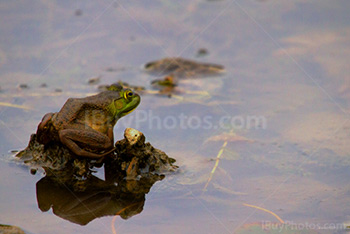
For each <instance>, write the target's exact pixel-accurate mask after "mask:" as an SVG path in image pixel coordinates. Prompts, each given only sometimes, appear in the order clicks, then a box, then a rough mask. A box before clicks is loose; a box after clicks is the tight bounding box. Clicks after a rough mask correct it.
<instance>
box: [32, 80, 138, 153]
mask: <svg viewBox="0 0 350 234" xmlns="http://www.w3.org/2000/svg"><path fill="white" fill-rule="evenodd" d="M140 101H141V98H140V96H139V95H138V94H137V93H135V92H133V91H132V90H131V89H127V88H123V87H122V86H120V85H117V84H115V85H113V87H111V88H110V89H108V90H106V91H103V92H100V93H99V94H97V95H93V96H88V97H85V98H69V99H68V100H67V101H66V103H65V104H64V105H63V107H62V108H61V110H60V111H59V112H56V113H47V114H46V115H44V117H43V118H42V120H41V122H40V123H39V125H38V128H37V132H36V135H37V141H38V142H39V143H40V144H44V145H47V144H48V143H50V142H60V143H62V144H63V145H64V146H66V147H67V148H68V149H69V150H70V151H71V152H72V153H73V154H74V155H77V156H79V157H84V158H90V159H96V160H99V159H101V158H103V157H104V156H106V155H109V154H111V153H112V152H113V151H114V136H113V128H114V126H115V124H116V123H117V121H118V120H119V119H120V118H122V117H124V116H126V115H127V114H129V113H131V112H132V111H133V110H135V109H136V107H137V106H138V105H139V103H140Z"/></svg>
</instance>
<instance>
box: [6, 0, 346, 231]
mask: <svg viewBox="0 0 350 234" xmlns="http://www.w3.org/2000/svg"><path fill="white" fill-rule="evenodd" d="M349 9H350V2H349V1H346V0H335V1H330V0H329V1H327V0H324V1H316V0H309V1H305V0H296V1H289V0H279V1H275V0H264V1H263V0H259V1H257V0H245V1H243V0H231V1H230V0H221V1H209V0H208V1H205V0H200V1H199V0H197V1H176V3H174V2H173V1H170V0H158V1H137V2H132V1H110V0H105V1H98V2H97V1H96V2H92V1H91V2H90V1H89V2H87V1H83V0H75V1H39V0H37V1H31V2H28V1H2V2H0V15H1V16H0V19H1V23H0V35H1V37H0V86H1V90H0V102H1V103H0V129H1V131H0V154H1V159H2V160H1V161H0V178H1V179H0V184H1V188H0V196H1V202H0V211H1V212H0V222H1V223H3V224H11V225H16V226H19V227H21V228H23V229H24V230H25V231H26V232H27V233H113V230H115V232H116V233H239V232H241V231H243V230H245V229H246V227H247V225H248V226H249V225H253V224H256V223H258V224H259V225H261V226H263V225H267V226H266V228H267V229H268V227H271V226H268V225H269V224H272V223H274V224H278V223H281V221H279V220H278V219H277V218H276V217H275V216H274V215H273V214H271V213H269V212H268V211H271V212H273V213H275V214H276V215H278V217H279V218H280V219H282V220H283V221H284V222H285V224H289V226H292V225H294V226H292V227H294V228H295V227H299V228H300V229H302V230H304V231H305V230H309V229H310V230H311V229H312V231H317V232H319V233H345V232H346V225H350V205H349V204H350V184H349V182H348V179H349V176H350V157H349V152H350V144H349V141H350V119H349V113H350V112H349V110H350V77H349V74H350V68H349V65H348V63H349V61H350V14H349ZM201 48H205V49H206V50H207V51H208V54H206V55H205V56H200V57H198V56H197V52H198V50H200V49H201ZM164 57H184V58H189V59H196V60H198V61H202V62H212V63H216V64H221V65H223V66H225V68H226V73H225V74H224V75H222V76H220V77H215V78H214V77H213V78H206V79H193V80H184V81H180V84H179V86H178V87H177V88H178V89H179V90H180V91H181V90H183V91H184V92H183V93H180V94H178V95H177V96H174V97H173V98H168V97H162V96H157V95H142V101H141V104H140V106H139V107H138V108H137V110H136V111H134V112H133V113H132V114H130V115H128V116H126V117H124V118H123V119H122V120H120V121H119V122H118V124H117V126H116V127H115V129H114V135H115V139H121V138H122V136H123V131H124V129H125V127H133V128H136V129H138V130H140V131H142V132H143V133H144V134H145V136H146V137H147V140H148V141H149V142H151V143H152V144H153V145H154V146H155V147H157V148H159V149H161V150H163V151H165V152H166V153H167V154H168V155H169V156H171V157H173V158H175V159H177V165H178V166H179V167H180V170H179V172H178V173H176V174H170V175H167V176H166V177H165V179H163V180H162V181H159V182H157V183H155V184H154V185H153V187H152V188H151V190H150V192H149V193H148V194H146V195H145V203H144V206H143V208H142V212H139V211H138V212H136V213H135V214H134V215H133V216H132V217H129V218H128V219H122V218H121V217H119V216H117V217H113V216H104V217H99V218H96V219H93V220H92V221H91V222H89V223H88V224H86V225H79V224H75V223H73V222H70V221H68V220H67V219H62V218H60V217H58V216H57V215H55V214H54V213H53V211H52V209H48V211H46V212H42V211H41V210H40V209H39V208H38V203H37V182H38V181H39V180H40V179H42V178H43V177H44V175H43V173H37V174H36V175H31V174H30V172H29V168H28V167H25V166H23V165H21V164H20V163H16V162H15V161H14V160H13V159H12V155H11V153H10V151H11V150H13V149H23V148H24V147H26V145H27V143H28V140H29V136H30V134H31V133H33V132H35V131H36V127H37V124H38V123H39V122H40V120H41V118H42V116H43V115H44V114H45V113H47V112H55V111H58V110H59V109H60V107H61V106H62V105H63V103H64V102H65V101H66V100H67V98H69V97H83V96H87V95H90V94H93V93H96V92H97V86H98V85H99V84H95V85H94V84H93V85H91V84H88V80H89V79H90V78H93V77H101V78H100V80H101V81H100V84H111V83H113V82H116V81H118V80H122V81H124V82H128V83H130V84H133V85H140V86H145V87H146V88H147V89H150V88H151V85H150V82H151V80H153V79H155V77H153V76H151V75H149V74H147V73H145V72H143V71H142V69H141V66H142V65H143V64H145V63H147V62H149V61H153V60H157V59H161V58H164ZM43 84H46V87H42V86H43ZM20 85H22V86H21V87H22V88H20V87H19V86H20ZM24 85H26V86H27V88H26V87H23V86H24ZM44 86H45V85H44ZM195 91H196V92H195ZM181 118H183V119H184V121H182V122H181ZM225 142H226V143H225ZM223 144H225V147H223ZM222 147H223V152H222V154H220V153H219V152H220V150H221V149H222ZM216 163H218V164H216ZM96 175H97V176H98V177H99V178H103V170H98V172H97V173H96ZM44 193H45V191H44ZM61 199H64V198H61ZM247 204H248V205H251V206H248V205H247ZM256 207H261V208H264V209H266V210H262V209H258V208H256ZM48 208H49V207H48ZM62 209H64V207H63V208H62ZM286 226H288V225H286ZM308 228H309V229H308ZM319 228H323V229H319ZM295 230H296V229H295ZM299 231H300V230H299ZM299 231H294V232H290V233H299ZM247 233H249V232H247Z"/></svg>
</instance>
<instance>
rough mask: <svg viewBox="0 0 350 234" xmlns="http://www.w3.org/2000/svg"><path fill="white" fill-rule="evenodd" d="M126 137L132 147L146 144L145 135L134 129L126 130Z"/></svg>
mask: <svg viewBox="0 0 350 234" xmlns="http://www.w3.org/2000/svg"><path fill="white" fill-rule="evenodd" d="M124 137H125V139H126V140H127V141H128V143H129V144H130V145H135V144H136V143H140V144H143V143H145V136H144V135H143V133H142V132H140V131H138V130H136V129H133V128H127V129H125V131H124Z"/></svg>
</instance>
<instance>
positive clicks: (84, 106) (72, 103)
mask: <svg viewBox="0 0 350 234" xmlns="http://www.w3.org/2000/svg"><path fill="white" fill-rule="evenodd" d="M119 97H120V95H119V93H118V92H116V91H104V92H101V93H99V94H97V95H94V96H89V97H85V98H69V99H68V100H67V101H66V103H65V104H64V105H63V107H62V108H61V110H60V111H59V112H58V113H56V114H55V117H54V124H55V127H56V128H57V129H62V128H65V126H67V125H71V124H72V123H73V122H84V121H85V120H86V118H87V117H89V118H91V117H92V116H108V106H109V105H110V104H111V103H112V102H113V101H114V100H116V99H118V98H119Z"/></svg>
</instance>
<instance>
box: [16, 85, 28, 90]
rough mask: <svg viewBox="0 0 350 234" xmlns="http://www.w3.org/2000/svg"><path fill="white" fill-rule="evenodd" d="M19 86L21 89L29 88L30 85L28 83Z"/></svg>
mask: <svg viewBox="0 0 350 234" xmlns="http://www.w3.org/2000/svg"><path fill="white" fill-rule="evenodd" d="M18 87H19V88H20V89H29V86H28V85H27V84H20V85H19V86H18Z"/></svg>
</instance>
